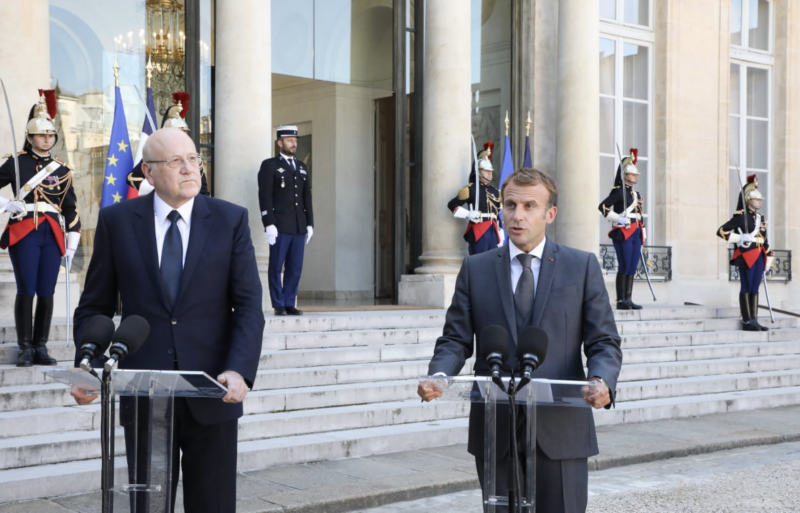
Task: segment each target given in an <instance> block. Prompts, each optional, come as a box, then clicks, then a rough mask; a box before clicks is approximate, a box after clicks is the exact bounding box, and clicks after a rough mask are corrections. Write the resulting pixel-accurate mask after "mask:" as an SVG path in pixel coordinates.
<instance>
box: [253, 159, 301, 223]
mask: <svg viewBox="0 0 800 513" xmlns="http://www.w3.org/2000/svg"><path fill="white" fill-rule="evenodd" d="M294 161H295V164H296V165H297V170H296V171H295V170H294V168H293V167H292V164H291V163H290V162H289V161H288V160H286V158H284V156H283V155H279V156H277V157H273V158H271V159H267V160H265V161H264V162H262V163H261V169H260V170H259V171H258V204H259V208H260V210H261V222H263V223H264V227H267V226H269V225H272V224H274V225H275V226H276V227H277V228H278V233H285V234H287V235H300V234H304V233H306V232H307V230H306V227H307V226H314V211H313V209H312V207H311V183H310V182H309V178H310V177H309V175H308V168H307V167H306V165H305V163H304V162H301V161H299V160H297V159H294Z"/></svg>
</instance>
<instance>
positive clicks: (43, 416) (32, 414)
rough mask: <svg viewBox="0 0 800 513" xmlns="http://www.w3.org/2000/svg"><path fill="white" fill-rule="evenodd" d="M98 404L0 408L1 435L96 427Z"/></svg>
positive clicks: (98, 423)
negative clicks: (11, 409) (10, 409)
mask: <svg viewBox="0 0 800 513" xmlns="http://www.w3.org/2000/svg"><path fill="white" fill-rule="evenodd" d="M99 427H100V405H99V404H96V403H93V404H90V405H88V406H78V405H76V404H75V402H74V401H72V405H71V406H58V407H53V408H36V409H30V410H13V411H4V412H0V439H3V438H11V437H17V436H30V435H42V434H48V433H57V432H61V431H81V430H91V429H99Z"/></svg>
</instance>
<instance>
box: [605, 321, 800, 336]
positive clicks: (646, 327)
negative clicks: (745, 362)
mask: <svg viewBox="0 0 800 513" xmlns="http://www.w3.org/2000/svg"><path fill="white" fill-rule="evenodd" d="M762 320H763V319H762ZM766 322H767V324H768V326H767V327H769V328H773V329H774V328H796V327H797V326H798V319H797V318H795V317H776V318H775V323H774V324H773V323H771V322H769V321H768V320H767V321H766ZM762 324H764V323H762ZM767 324H765V325H767ZM741 326H742V324H741V321H740V320H739V319H738V318H727V319H725V318H723V319H689V320H687V319H680V320H671V321H660V320H656V321H646V322H644V321H643V322H620V323H617V330H618V331H619V334H620V335H623V336H625V335H650V334H658V333H660V334H663V333H670V334H672V333H691V332H702V331H732V330H739V329H741Z"/></svg>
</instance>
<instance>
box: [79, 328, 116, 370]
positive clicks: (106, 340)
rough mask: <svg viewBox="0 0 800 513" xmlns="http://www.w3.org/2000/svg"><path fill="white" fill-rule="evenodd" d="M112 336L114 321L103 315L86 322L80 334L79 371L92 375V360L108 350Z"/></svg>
mask: <svg viewBox="0 0 800 513" xmlns="http://www.w3.org/2000/svg"><path fill="white" fill-rule="evenodd" d="M113 334H114V321H112V320H111V319H110V318H108V317H106V316H105V315H95V316H94V317H92V318H91V319H89V320H88V321H86V327H85V328H84V329H83V332H82V333H81V338H82V339H83V344H81V364H80V367H81V369H83V370H85V371H87V372H91V373H94V369H92V363H91V362H92V360H94V359H95V358H99V357H100V356H102V354H103V353H105V352H106V349H108V345H109V344H110V343H111V335H113Z"/></svg>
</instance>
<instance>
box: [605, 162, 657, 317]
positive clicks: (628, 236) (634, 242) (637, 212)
mask: <svg viewBox="0 0 800 513" xmlns="http://www.w3.org/2000/svg"><path fill="white" fill-rule="evenodd" d="M638 153H639V152H638V150H637V149H636V148H631V150H630V155H629V156H627V157H625V158H623V159H622V161H621V162H620V164H619V167H617V175H616V177H615V178H614V187H613V188H612V189H611V192H610V193H609V195H608V197H607V198H606V199H604V200H603V201H602V202H601V203H600V205H599V206H598V207H597V208H598V210H600V213H601V214H602V215H603V217H604V218H606V219H607V220H608V221H609V222H610V223H611V231H610V232H608V237H609V238H610V239H611V240H612V241H613V242H614V251H616V253H617V283H616V285H617V310H641V308H642V306H641V305H637V304H636V303H634V302H633V279H634V277H635V276H636V268H637V267H638V266H639V259H640V258H641V254H642V245H643V244H644V241H645V238H646V233H645V228H644V220H643V218H642V208H643V205H644V198H642V196H641V195H640V194H639V193H637V192H636V191H634V190H633V186H634V185H636V182H637V181H638V180H639V170H638V169H636V161H637V156H638Z"/></svg>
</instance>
